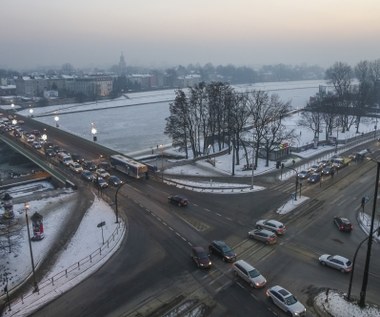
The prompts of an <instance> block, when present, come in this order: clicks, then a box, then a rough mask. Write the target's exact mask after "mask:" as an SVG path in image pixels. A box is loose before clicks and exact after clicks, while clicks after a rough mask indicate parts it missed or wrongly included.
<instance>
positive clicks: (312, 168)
mask: <svg viewBox="0 0 380 317" xmlns="http://www.w3.org/2000/svg"><path fill="white" fill-rule="evenodd" d="M321 170H322V167H321V166H320V165H317V164H314V165H312V166H310V167H309V172H310V173H312V174H313V173H319V172H320V171H321Z"/></svg>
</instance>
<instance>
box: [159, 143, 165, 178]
mask: <svg viewBox="0 0 380 317" xmlns="http://www.w3.org/2000/svg"><path fill="white" fill-rule="evenodd" d="M159 148H160V151H161V181H162V182H163V181H164V145H163V144H160V145H159Z"/></svg>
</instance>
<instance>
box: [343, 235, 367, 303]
mask: <svg viewBox="0 0 380 317" xmlns="http://www.w3.org/2000/svg"><path fill="white" fill-rule="evenodd" d="M367 240H368V237H366V238H365V239H364V240H363V241H362V242H360V243H359V245H358V247H357V248H356V251H355V254H354V258H353V259H352V271H351V275H350V283H349V284H348V291H347V300H348V301H350V300H351V287H352V279H353V277H354V271H355V262H356V256H357V255H358V252H359V249H360V247H361V246H362V244H363V243H364V242H365V241H367Z"/></svg>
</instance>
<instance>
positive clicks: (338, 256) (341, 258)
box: [333, 255, 350, 262]
mask: <svg viewBox="0 0 380 317" xmlns="http://www.w3.org/2000/svg"><path fill="white" fill-rule="evenodd" d="M333 258H334V259H337V260H341V261H343V262H347V261H350V260H349V259H347V258H345V257H344V256H341V255H333Z"/></svg>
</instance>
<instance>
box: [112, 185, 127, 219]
mask: <svg viewBox="0 0 380 317" xmlns="http://www.w3.org/2000/svg"><path fill="white" fill-rule="evenodd" d="M125 184H126V183H123V184H120V185H119V187H118V188H117V189H116V193H115V209H116V223H119V204H118V201H117V194H118V192H119V190H120V188H122V187H123V186H124V185H125Z"/></svg>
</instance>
